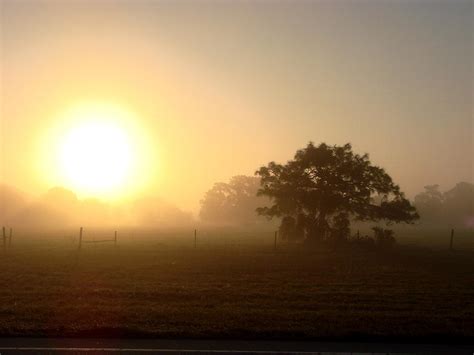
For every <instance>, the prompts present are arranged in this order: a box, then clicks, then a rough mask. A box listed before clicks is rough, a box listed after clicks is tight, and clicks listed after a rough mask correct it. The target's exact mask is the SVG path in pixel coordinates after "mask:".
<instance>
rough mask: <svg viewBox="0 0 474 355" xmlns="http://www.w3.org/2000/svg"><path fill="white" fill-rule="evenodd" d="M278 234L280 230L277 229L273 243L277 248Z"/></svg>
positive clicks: (274, 247)
mask: <svg viewBox="0 0 474 355" xmlns="http://www.w3.org/2000/svg"><path fill="white" fill-rule="evenodd" d="M277 236H278V231H275V242H274V244H273V249H276V248H277Z"/></svg>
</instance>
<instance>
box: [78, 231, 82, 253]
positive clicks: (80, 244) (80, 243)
mask: <svg viewBox="0 0 474 355" xmlns="http://www.w3.org/2000/svg"><path fill="white" fill-rule="evenodd" d="M81 247H82V227H81V228H80V229H79V248H78V249H79V250H81Z"/></svg>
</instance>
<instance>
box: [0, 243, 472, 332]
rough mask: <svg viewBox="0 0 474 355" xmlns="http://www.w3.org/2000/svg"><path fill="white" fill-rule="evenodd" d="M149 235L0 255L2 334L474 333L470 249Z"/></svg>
mask: <svg viewBox="0 0 474 355" xmlns="http://www.w3.org/2000/svg"><path fill="white" fill-rule="evenodd" d="M473 256H474V255H473V254H472V253H464V254H460V253H458V254H449V253H446V252H430V251H423V250H413V249H411V250H401V249H397V250H395V251H393V252H390V253H374V252H362V251H354V250H352V251H350V250H346V251H343V252H342V251H341V252H338V253H334V252H331V251H328V250H326V251H323V250H319V251H318V250H307V249H306V250H305V248H302V247H291V248H284V247H280V249H279V250H278V251H277V252H274V251H273V250H272V248H271V247H251V246H245V247H244V246H242V247H238V246H227V247H225V246H200V247H199V248H198V249H196V250H194V249H192V248H187V247H184V246H176V245H175V246H172V245H166V244H158V243H152V242H136V243H135V244H133V243H129V244H123V245H119V246H118V247H117V248H114V247H113V246H110V245H104V246H97V247H89V246H88V247H85V248H83V250H82V252H81V253H80V255H78V253H77V252H76V251H75V250H73V248H72V247H64V248H57V249H47V248H45V249H43V250H37V251H35V249H34V248H31V250H28V248H27V247H23V249H22V248H21V247H18V248H16V249H15V248H12V249H11V250H10V252H8V253H6V254H5V255H3V254H0V270H1V272H0V284H1V285H2V287H1V290H0V333H1V334H2V335H4V336H6V335H21V336H23V335H35V336H38V335H50V336H53V335H54V336H159V337H207V338H213V337H219V338H279V339H283V338H286V339H290V338H292V339H295V338H301V339H310V338H311V339H315V338H340V337H342V338H346V339H347V338H360V339H362V338H364V339H367V338H368V339H378V338H398V339H401V338H407V339H410V338H418V339H421V338H431V339H438V340H439V339H446V338H456V339H461V338H464V339H469V338H470V339H472V337H473V336H474V258H473Z"/></svg>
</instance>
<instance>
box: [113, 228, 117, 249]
mask: <svg viewBox="0 0 474 355" xmlns="http://www.w3.org/2000/svg"><path fill="white" fill-rule="evenodd" d="M114 244H115V246H117V231H115V233H114Z"/></svg>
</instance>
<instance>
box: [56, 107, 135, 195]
mask: <svg viewBox="0 0 474 355" xmlns="http://www.w3.org/2000/svg"><path fill="white" fill-rule="evenodd" d="M134 120H136V118H135V117H133V115H131V114H130V113H129V112H127V111H126V110H124V109H122V108H120V107H116V106H110V105H97V104H87V105H81V106H78V107H75V108H74V109H71V110H69V111H67V112H66V113H65V114H63V116H62V121H63V122H64V121H66V122H67V124H64V125H63V127H62V129H61V130H60V132H57V134H56V137H57V139H56V141H57V143H56V164H55V165H56V168H55V169H54V170H56V171H57V172H58V175H59V179H58V180H59V181H60V183H61V184H63V185H65V186H68V187H70V188H71V189H73V190H74V191H75V192H77V193H79V195H82V196H94V197H116V196H118V195H123V194H124V192H126V191H127V190H130V189H131V186H132V185H134V184H135V185H136V184H137V181H135V180H138V179H137V177H136V172H137V170H139V168H140V166H139V165H140V164H139V163H140V159H141V157H140V156H143V155H144V154H143V151H142V152H140V143H138V140H139V139H138V138H137V134H136V132H134V130H133V128H132V126H131V124H130V123H131V122H133V121H134Z"/></svg>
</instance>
